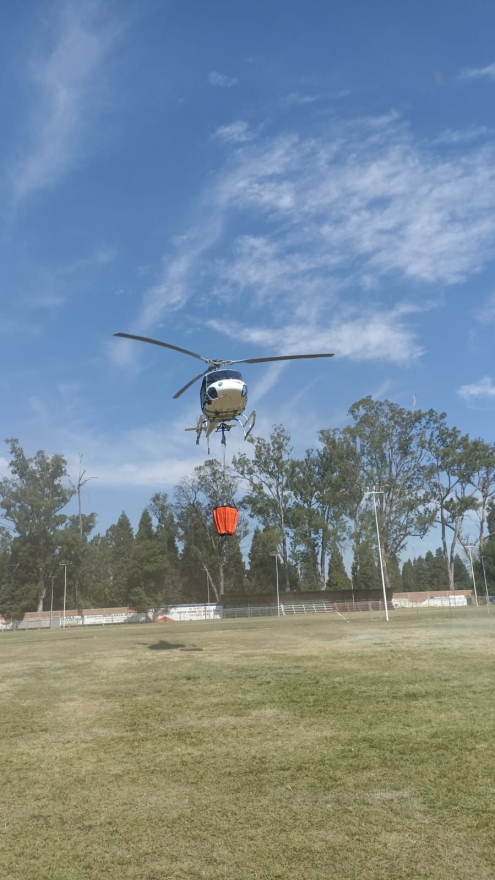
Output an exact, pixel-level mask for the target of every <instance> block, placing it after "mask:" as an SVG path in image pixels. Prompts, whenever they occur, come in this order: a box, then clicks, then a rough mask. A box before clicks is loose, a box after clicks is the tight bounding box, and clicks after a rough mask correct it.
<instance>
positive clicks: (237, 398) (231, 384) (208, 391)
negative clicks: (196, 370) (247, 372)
mask: <svg viewBox="0 0 495 880" xmlns="http://www.w3.org/2000/svg"><path fill="white" fill-rule="evenodd" d="M222 386H223V387H222ZM232 395H234V397H232ZM200 396H201V407H202V408H203V407H204V406H205V405H206V406H209V405H210V406H211V405H212V404H213V402H214V401H215V404H216V402H217V401H218V403H220V400H219V398H220V397H221V398H222V399H223V400H224V405H223V406H222V407H221V409H224V407H225V406H226V407H227V408H228V409H229V410H230V409H235V410H236V411H238V409H239V406H240V407H241V411H242V409H243V408H244V406H245V405H246V402H247V386H246V385H245V384H244V380H243V378H242V375H241V374H240V373H239V372H238V371H237V370H212V371H211V372H209V373H208V374H207V375H206V376H205V377H204V379H203V382H202V385H201V394H200Z"/></svg>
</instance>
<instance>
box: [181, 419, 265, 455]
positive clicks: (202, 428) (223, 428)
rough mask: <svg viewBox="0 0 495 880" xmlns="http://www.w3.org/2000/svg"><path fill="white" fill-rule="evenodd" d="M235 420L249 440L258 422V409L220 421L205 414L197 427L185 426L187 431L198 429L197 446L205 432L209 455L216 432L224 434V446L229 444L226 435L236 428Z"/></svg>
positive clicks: (245, 438)
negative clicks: (213, 435) (211, 438)
mask: <svg viewBox="0 0 495 880" xmlns="http://www.w3.org/2000/svg"><path fill="white" fill-rule="evenodd" d="M234 422H237V424H238V425H240V426H241V428H242V430H243V433H244V440H247V438H248V437H249V435H250V433H251V431H252V430H253V428H254V426H255V424H256V410H253V412H252V413H251V415H249V416H243V415H240V416H237V417H236V418H235V419H229V421H228V422H218V421H213V420H212V421H210V420H209V419H207V418H206V416H204V415H200V417H199V419H198V424H197V425H196V427H195V428H185V429H184V430H185V431H196V446H199V441H200V440H201V436H202V435H203V434H204V435H205V437H206V443H207V449H208V455H209V454H210V437H211V435H212V434H213V432H215V433H216V434H218V433H221V434H222V441H221V442H222V444H223V446H226V445H227V440H226V437H225V435H226V434H228V432H229V431H231V430H232V428H235V424H233V423H234Z"/></svg>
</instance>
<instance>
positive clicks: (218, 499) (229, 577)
mask: <svg viewBox="0 0 495 880" xmlns="http://www.w3.org/2000/svg"><path fill="white" fill-rule="evenodd" d="M237 488H238V478H237V477H236V475H235V473H234V472H233V471H232V470H231V469H230V468H227V467H223V466H222V465H221V464H220V462H219V461H217V460H216V459H209V460H208V461H206V462H205V464H202V465H199V467H197V468H195V469H194V475H193V477H192V478H188V479H184V480H182V481H181V483H179V485H178V487H177V489H176V504H175V509H176V516H177V523H178V528H179V537H180V541H181V543H182V546H183V553H182V572H183V576H184V578H186V577H187V573H188V570H189V572H190V573H191V575H192V576H193V577H194V581H193V582H192V583H188V582H187V581H186V590H187V591H188V592H189V591H191V590H196V589H198V587H199V578H200V576H201V579H203V576H202V575H201V571H203V572H204V575H205V577H206V576H207V577H208V582H209V584H210V586H211V591H212V593H213V596H210V598H214V599H215V600H216V601H217V602H218V601H220V599H221V597H222V596H223V595H224V594H225V593H231V592H234V591H235V592H244V573H243V571H242V575H241V564H240V562H241V560H242V554H241V552H240V541H241V540H242V538H244V537H245V536H246V535H247V527H246V524H245V522H244V521H243V519H242V517H239V523H238V526H237V532H236V534H235V535H233V536H231V537H223V536H220V535H218V534H217V532H216V529H215V527H214V524H213V518H212V511H213V508H214V507H218V506H221V505H223V504H225V503H227V502H228V503H232V500H233V499H234V497H235V494H236V492H237ZM243 568H244V566H243V564H242V570H243ZM241 577H242V588H241ZM204 583H205V584H206V580H205V581H204ZM205 589H206V587H205Z"/></svg>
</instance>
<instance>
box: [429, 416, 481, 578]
mask: <svg viewBox="0 0 495 880" xmlns="http://www.w3.org/2000/svg"><path fill="white" fill-rule="evenodd" d="M428 451H429V456H430V460H431V473H430V493H431V499H432V504H433V505H434V509H435V521H436V522H437V523H438V524H439V525H440V534H441V539H442V551H443V555H444V559H445V563H446V565H447V572H448V577H449V589H451V590H453V589H454V564H455V557H456V553H457V547H458V545H459V543H462V528H463V525H464V523H465V521H466V517H467V516H468V515H470V514H472V513H476V512H477V511H478V510H479V507H480V500H479V498H478V497H476V490H475V488H474V486H473V480H474V479H475V474H476V470H477V468H478V467H479V464H480V456H479V452H480V450H479V447H478V445H477V444H476V443H474V444H473V443H472V441H471V440H470V439H469V437H468V435H467V434H461V432H460V431H459V430H458V429H457V428H449V427H448V426H447V424H446V422H445V416H444V415H441V416H437V419H436V421H435V422H434V424H433V429H432V431H431V434H430V438H429V442H428Z"/></svg>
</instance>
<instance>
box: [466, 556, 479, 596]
mask: <svg viewBox="0 0 495 880" xmlns="http://www.w3.org/2000/svg"><path fill="white" fill-rule="evenodd" d="M474 546H475V545H474V544H466V547H467V548H468V550H469V559H470V560H471V574H472V576H473V587H474V598H475V600H476V607H477V608H478V607H479V602H478V591H477V590H476V578H475V576H474V563H473V554H472V553H471V548H472V547H474Z"/></svg>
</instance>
